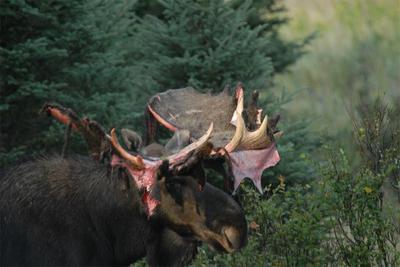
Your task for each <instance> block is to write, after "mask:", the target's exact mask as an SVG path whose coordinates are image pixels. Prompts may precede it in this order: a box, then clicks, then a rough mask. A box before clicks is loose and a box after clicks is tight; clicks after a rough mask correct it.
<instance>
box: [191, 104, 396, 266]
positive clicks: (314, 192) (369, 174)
mask: <svg viewBox="0 0 400 267" xmlns="http://www.w3.org/2000/svg"><path fill="white" fill-rule="evenodd" d="M363 107H364V108H365V109H362V110H359V112H358V113H357V118H358V119H359V121H358V122H360V123H362V125H363V127H365V128H363V129H364V130H363V131H361V133H362V134H361V136H360V131H359V129H360V128H359V127H358V126H359V124H357V123H355V125H356V127H355V130H354V132H355V134H356V137H357V138H358V141H359V142H358V144H359V148H360V149H359V150H358V152H359V153H360V155H359V156H360V157H361V159H362V160H361V161H360V165H359V166H357V168H354V167H353V164H351V163H350V162H349V160H348V156H347V155H346V153H345V152H344V151H343V150H342V149H339V150H336V149H329V150H327V151H326V152H325V154H326V156H327V160H324V161H321V162H320V163H318V168H315V169H314V172H316V173H317V175H318V178H317V179H313V180H311V181H310V182H309V183H307V184H304V185H299V184H297V185H294V186H293V185H292V186H288V185H287V184H286V182H287V179H285V178H284V177H283V176H281V177H279V179H277V180H276V181H275V183H274V181H271V180H269V182H271V183H272V184H271V185H268V186H266V187H265V191H266V193H265V194H264V195H259V194H257V192H255V191H254V190H253V189H250V187H249V186H247V185H244V186H242V187H241V189H242V191H241V193H240V198H241V203H242V204H243V206H244V209H245V211H246V215H247V219H248V222H249V226H250V232H249V241H248V245H247V246H246V247H245V248H243V249H242V250H241V251H240V252H239V253H235V254H233V255H221V254H215V253H213V252H210V251H209V249H208V248H206V247H203V248H201V249H200V251H199V256H198V258H197V259H196V261H195V262H194V264H193V266H325V265H332V266H398V265H399V264H400V253H399V251H398V249H399V244H400V225H399V218H400V212H399V210H398V206H399V204H398V202H397V201H398V200H395V201H393V200H391V199H390V198H389V199H388V196H389V197H390V191H389V190H392V191H394V190H395V189H394V188H392V186H390V183H391V182H393V181H396V180H394V178H395V177H398V173H399V168H400V165H399V164H398V153H397V152H396V153H393V151H399V147H398V139H393V138H396V137H397V134H398V132H399V124H398V122H397V121H396V116H394V115H393V114H394V113H393V112H394V111H395V110H397V108H393V109H388V108H387V106H386V105H385V103H384V102H382V101H381V100H380V99H378V100H376V101H375V102H373V104H372V105H371V104H370V105H363ZM397 114H398V113H397ZM382 118H384V119H383V120H382ZM370 122H374V123H370ZM357 125H358V126H357ZM366 140H368V141H366ZM378 151H379V152H378ZM377 161H378V162H379V164H378V165H377V164H376V162H377ZM309 164H311V165H312V163H311V162H310V163H309ZM376 166H380V167H379V168H378V169H377V168H376ZM275 169H276V168H275ZM274 171H276V170H274ZM388 181H389V186H387V185H385V183H387V182H388ZM392 205H393V206H394V207H391V206H392ZM396 207H397V208H396Z"/></svg>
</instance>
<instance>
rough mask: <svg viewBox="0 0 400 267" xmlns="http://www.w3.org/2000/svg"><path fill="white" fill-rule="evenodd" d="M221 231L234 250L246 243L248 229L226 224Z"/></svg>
mask: <svg viewBox="0 0 400 267" xmlns="http://www.w3.org/2000/svg"><path fill="white" fill-rule="evenodd" d="M221 232H222V235H223V236H224V237H225V238H226V240H227V241H228V243H229V245H230V247H231V249H232V250H233V251H237V250H239V249H240V248H242V247H244V246H245V245H246V240H247V231H246V229H240V228H237V227H234V226H224V227H222V231H221Z"/></svg>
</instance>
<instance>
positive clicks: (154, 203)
mask: <svg viewBox="0 0 400 267" xmlns="http://www.w3.org/2000/svg"><path fill="white" fill-rule="evenodd" d="M43 110H44V111H46V112H47V113H48V114H49V115H51V116H53V117H55V118H56V119H58V120H59V121H61V122H63V123H67V124H71V128H72V129H77V130H78V131H79V132H81V133H82V135H83V136H84V137H85V140H87V143H88V148H89V151H90V154H91V155H92V157H93V158H94V159H96V160H102V158H104V157H109V162H108V163H105V164H106V165H108V166H109V168H110V171H111V172H112V173H113V172H122V175H125V176H128V177H130V178H131V179H132V180H133V181H134V184H135V185H136V187H137V190H138V192H139V193H140V194H141V203H142V208H143V210H144V214H145V216H146V217H147V218H148V220H149V222H151V223H152V224H159V225H164V226H167V227H168V228H169V229H172V230H173V231H174V232H176V233H178V234H179V235H180V236H181V237H184V238H185V239H189V240H193V241H196V240H197V241H203V242H205V243H207V244H209V245H210V247H212V248H214V249H215V250H217V251H224V252H233V251H236V250H238V249H240V248H241V247H243V246H244V244H245V243H246V240H247V223H246V220H245V217H244V213H243V211H242V209H241V208H240V206H239V204H238V203H237V202H236V201H235V200H234V199H233V198H231V197H230V196H229V195H227V194H226V193H225V192H223V191H221V190H220V189H218V188H216V187H214V186H212V185H211V184H208V183H206V179H205V174H204V170H203V168H202V157H203V156H201V155H204V156H205V155H209V154H210V153H211V146H210V138H211V136H212V133H213V123H211V124H210V125H209V127H208V129H207V131H206V133H205V134H204V135H202V136H200V137H199V138H198V139H196V140H193V139H192V142H190V137H189V134H188V133H187V131H185V130H181V131H176V132H175V134H174V136H173V137H172V138H171V140H170V141H169V142H167V144H166V145H165V147H161V146H159V147H158V148H159V149H157V150H158V153H157V152H155V150H154V149H153V150H152V151H151V153H149V151H150V150H151V149H150V148H149V147H141V146H140V143H141V141H140V140H141V138H140V135H138V134H136V133H135V132H133V131H129V130H127V129H123V130H122V131H121V133H122V136H123V140H124V141H125V143H126V145H127V147H128V148H129V149H130V150H131V151H128V150H126V149H125V148H123V146H122V145H121V144H120V143H119V141H118V137H117V133H116V130H115V129H112V130H111V131H110V134H107V133H105V131H104V130H103V128H102V127H101V126H100V125H99V124H98V123H96V122H95V121H91V120H90V119H88V118H84V119H80V118H79V117H78V116H77V115H76V113H75V112H73V113H71V112H72V111H71V110H69V109H66V108H63V107H61V106H59V105H54V104H51V105H45V106H44V108H43ZM70 114H73V115H74V116H71V115H70ZM88 140H90V142H88ZM99 146H100V147H101V148H102V149H100V148H99ZM153 147H154V144H153ZM132 151H136V152H132ZM108 153H110V154H111V155H110V156H107V154H108ZM99 155H102V157H100V156H99Z"/></svg>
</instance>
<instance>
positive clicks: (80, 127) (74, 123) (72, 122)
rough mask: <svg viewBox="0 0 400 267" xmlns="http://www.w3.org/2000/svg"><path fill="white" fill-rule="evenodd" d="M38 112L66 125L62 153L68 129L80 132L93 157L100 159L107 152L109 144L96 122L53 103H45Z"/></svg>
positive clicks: (101, 128) (66, 140)
mask: <svg viewBox="0 0 400 267" xmlns="http://www.w3.org/2000/svg"><path fill="white" fill-rule="evenodd" d="M40 113H46V114H47V115H48V116H51V117H53V118H55V119H56V120H58V121H59V122H61V123H63V124H66V125H67V126H68V128H67V132H66V136H65V137H66V138H65V144H64V148H63V153H62V154H64V152H65V148H66V144H67V142H68V135H69V129H72V130H73V131H76V132H79V133H81V134H82V136H83V138H84V139H85V141H86V144H87V146H88V150H89V153H90V155H91V157H92V158H93V159H95V160H98V161H102V160H103V159H104V157H105V155H106V154H108V152H109V150H110V144H109V142H108V138H107V134H106V133H105V131H104V129H103V127H102V126H101V125H100V124H99V123H98V122H96V121H93V120H90V119H89V118H86V117H85V118H83V119H81V118H79V116H78V115H77V114H76V112H75V111H73V110H72V109H69V108H65V107H63V106H61V105H59V104H54V103H45V104H44V105H43V107H42V109H41V110H40Z"/></svg>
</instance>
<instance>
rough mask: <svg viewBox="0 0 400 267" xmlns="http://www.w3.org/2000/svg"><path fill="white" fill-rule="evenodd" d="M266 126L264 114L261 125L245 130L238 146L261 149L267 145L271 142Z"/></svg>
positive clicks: (266, 121)
mask: <svg viewBox="0 0 400 267" xmlns="http://www.w3.org/2000/svg"><path fill="white" fill-rule="evenodd" d="M267 127H268V116H265V117H264V120H263V122H262V123H261V126H260V127H259V128H258V129H257V130H255V131H253V132H248V131H247V130H245V132H244V134H243V138H242V140H241V142H240V145H239V148H242V149H261V148H265V147H267V146H268V145H269V144H271V142H272V140H271V139H270V137H269V136H268V133H267Z"/></svg>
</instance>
